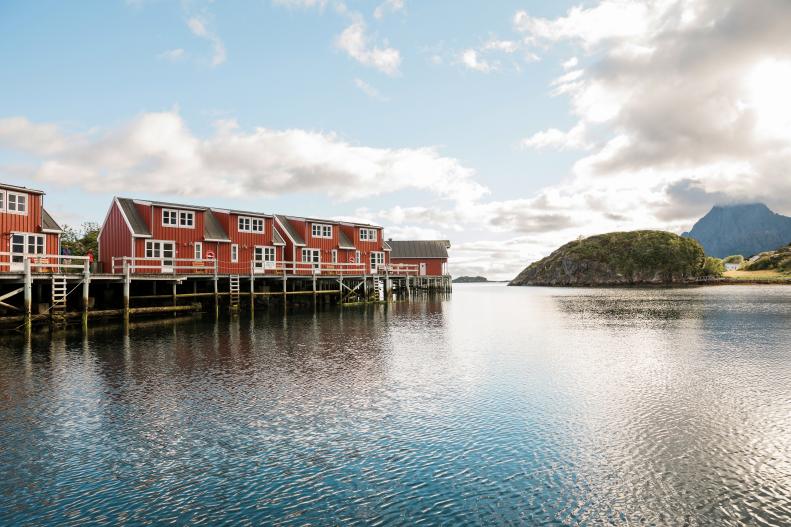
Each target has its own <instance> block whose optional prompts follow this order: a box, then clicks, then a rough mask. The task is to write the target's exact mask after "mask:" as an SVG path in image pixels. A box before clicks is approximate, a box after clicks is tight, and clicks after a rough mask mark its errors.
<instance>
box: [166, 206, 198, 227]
mask: <svg viewBox="0 0 791 527" xmlns="http://www.w3.org/2000/svg"><path fill="white" fill-rule="evenodd" d="M183 220H188V221H183ZM162 226H163V227H172V228H174V229H194V228H195V211H192V210H182V209H162Z"/></svg>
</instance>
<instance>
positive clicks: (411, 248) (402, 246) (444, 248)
mask: <svg viewBox="0 0 791 527" xmlns="http://www.w3.org/2000/svg"><path fill="white" fill-rule="evenodd" d="M387 243H389V244H390V247H391V248H392V249H393V251H392V252H391V253H390V258H447V257H448V248H449V247H450V242H449V241H448V240H409V241H394V240H389V241H388V242H387Z"/></svg>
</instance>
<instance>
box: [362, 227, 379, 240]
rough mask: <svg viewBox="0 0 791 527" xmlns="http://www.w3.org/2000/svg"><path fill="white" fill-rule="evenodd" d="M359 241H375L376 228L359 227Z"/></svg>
mask: <svg viewBox="0 0 791 527" xmlns="http://www.w3.org/2000/svg"><path fill="white" fill-rule="evenodd" d="M360 241H361V242H375V241H376V229H360Z"/></svg>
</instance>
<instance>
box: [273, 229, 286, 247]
mask: <svg viewBox="0 0 791 527" xmlns="http://www.w3.org/2000/svg"><path fill="white" fill-rule="evenodd" d="M285 244H286V240H284V239H283V237H282V236H280V232H278V230H277V229H275V226H274V224H272V245H285Z"/></svg>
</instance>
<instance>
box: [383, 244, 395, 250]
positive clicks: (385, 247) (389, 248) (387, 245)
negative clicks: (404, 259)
mask: <svg viewBox="0 0 791 527" xmlns="http://www.w3.org/2000/svg"><path fill="white" fill-rule="evenodd" d="M382 249H384V250H385V251H392V250H393V248H392V247H390V244H389V243H387V242H382Z"/></svg>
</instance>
